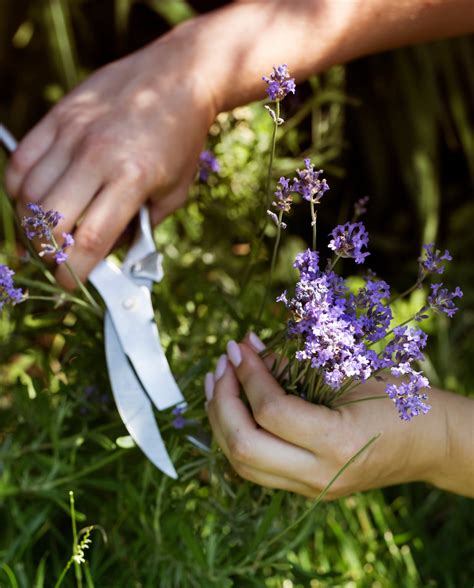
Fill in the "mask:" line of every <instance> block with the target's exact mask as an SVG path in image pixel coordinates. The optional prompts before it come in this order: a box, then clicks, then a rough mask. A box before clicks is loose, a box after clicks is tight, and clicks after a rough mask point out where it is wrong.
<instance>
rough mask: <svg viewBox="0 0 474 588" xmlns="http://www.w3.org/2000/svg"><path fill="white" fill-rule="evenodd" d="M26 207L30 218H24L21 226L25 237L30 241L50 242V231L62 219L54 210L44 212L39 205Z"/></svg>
mask: <svg viewBox="0 0 474 588" xmlns="http://www.w3.org/2000/svg"><path fill="white" fill-rule="evenodd" d="M27 207H28V208H29V210H30V211H31V212H32V214H31V215H30V216H25V217H24V218H23V220H22V221H21V225H22V227H23V228H24V230H25V234H26V237H27V238H28V239H29V240H30V241H31V240H32V239H35V238H39V239H46V240H48V241H50V240H51V236H52V231H53V229H55V228H56V227H57V226H58V223H59V221H60V220H61V219H62V218H64V217H63V215H62V214H60V213H59V212H57V211H56V210H48V211H46V212H45V211H44V210H43V208H42V207H41V206H40V205H39V204H31V203H30V204H28V205H27Z"/></svg>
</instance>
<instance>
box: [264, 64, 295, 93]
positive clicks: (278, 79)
mask: <svg viewBox="0 0 474 588" xmlns="http://www.w3.org/2000/svg"><path fill="white" fill-rule="evenodd" d="M262 80H263V81H264V82H265V83H266V84H267V86H268V87H267V95H268V97H269V98H270V100H273V101H274V102H281V101H282V100H283V98H285V96H287V95H288V94H290V93H291V94H294V93H295V92H296V85H295V79H294V78H290V74H289V72H288V66H287V65H286V64H282V65H279V66H277V67H273V73H271V74H270V76H269V77H267V76H263V77H262Z"/></svg>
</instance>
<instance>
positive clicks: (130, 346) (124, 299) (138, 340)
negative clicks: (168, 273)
mask: <svg viewBox="0 0 474 588" xmlns="http://www.w3.org/2000/svg"><path fill="white" fill-rule="evenodd" d="M89 280H90V281H91V282H92V284H94V286H95V287H96V288H97V290H98V291H99V293H100V295H101V296H102V298H103V299H104V301H105V303H106V305H107V310H108V311H109V313H110V317H111V319H112V322H113V323H114V327H115V330H116V332H117V336H118V339H119V340H120V343H121V345H122V347H123V350H124V352H125V354H126V355H127V357H128V358H129V360H130V362H131V364H132V365H133V367H134V369H135V372H136V373H137V374H138V377H139V378H140V382H141V383H142V386H143V387H144V389H145V391H146V393H147V394H148V396H149V397H150V399H151V401H152V402H153V404H154V405H155V406H156V407H157V408H158V409H159V410H164V409H166V408H169V407H170V406H174V405H175V404H179V403H181V402H183V401H184V398H183V395H182V394H181V391H180V389H179V388H178V385H177V384H176V381H175V379H174V378H173V374H172V373H171V369H170V366H169V364H168V360H167V359H166V355H165V354H164V351H163V348H162V347H161V342H160V336H159V333H158V327H157V326H156V323H155V321H154V315H153V306H152V303H151V295H150V291H149V290H148V289H147V288H146V287H144V286H137V285H136V284H135V283H133V282H132V281H131V280H129V279H128V278H127V277H126V276H124V275H123V273H122V272H121V271H120V269H119V268H118V267H117V266H115V265H114V264H113V263H112V262H110V261H108V260H105V261H102V262H100V263H99V264H98V265H97V266H96V267H95V268H94V270H93V272H92V273H91V275H90V276H89Z"/></svg>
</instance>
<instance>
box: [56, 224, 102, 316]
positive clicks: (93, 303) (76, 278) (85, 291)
mask: <svg viewBox="0 0 474 588" xmlns="http://www.w3.org/2000/svg"><path fill="white" fill-rule="evenodd" d="M51 243H52V244H53V245H54V247H55V248H56V249H57V250H59V249H60V247H59V245H58V242H57V241H56V239H55V238H54V235H53V234H51ZM64 265H65V266H66V267H67V269H68V271H69V273H70V274H71V276H72V277H73V279H74V281H75V282H76V284H77V286H78V287H79V289H80V290H81V292H82V293H83V294H84V297H85V298H86V300H88V301H89V303H90V305H91V306H92V307H93V308H94V309H95V310H96V311H98V312H99V313H100V315H102V311H101V308H100V306H99V305H98V304H97V302H96V301H95V300H94V298H93V296H92V294H91V293H90V292H89V290H88V289H87V288H86V287H85V286H84V284H83V283H82V282H81V280H80V279H79V276H78V275H77V274H76V272H75V271H74V269H73V267H72V266H71V265H70V264H69V263H68V262H67V261H65V262H64Z"/></svg>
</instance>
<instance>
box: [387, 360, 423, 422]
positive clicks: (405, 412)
mask: <svg viewBox="0 0 474 588" xmlns="http://www.w3.org/2000/svg"><path fill="white" fill-rule="evenodd" d="M399 372H400V370H399ZM401 372H402V373H403V374H408V375H409V380H408V382H402V383H400V384H387V386H386V388H385V392H386V393H387V394H388V396H389V398H390V399H391V400H393V402H394V403H395V406H396V407H397V409H398V413H399V415H400V418H401V419H402V420H403V421H409V420H411V419H412V418H413V417H414V416H418V415H420V414H426V413H427V412H428V411H429V410H430V408H431V407H430V405H429V404H426V403H425V400H428V397H427V395H426V393H424V392H422V390H424V389H427V388H429V387H430V384H429V382H428V380H427V378H425V377H424V376H422V375H421V373H420V372H415V371H414V370H412V369H411V368H409V367H406V369H402V370H401ZM392 374H393V375H397V376H398V375H402V374H400V373H394V370H393V369H392Z"/></svg>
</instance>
